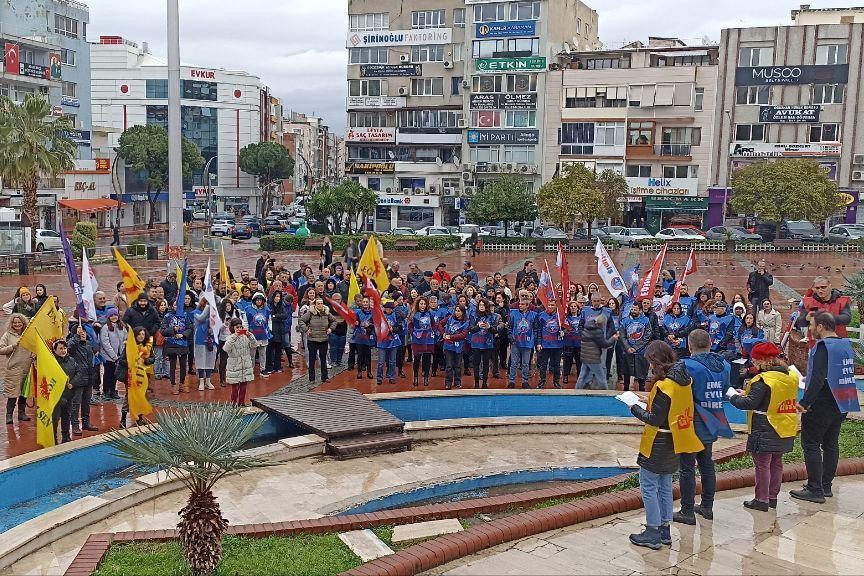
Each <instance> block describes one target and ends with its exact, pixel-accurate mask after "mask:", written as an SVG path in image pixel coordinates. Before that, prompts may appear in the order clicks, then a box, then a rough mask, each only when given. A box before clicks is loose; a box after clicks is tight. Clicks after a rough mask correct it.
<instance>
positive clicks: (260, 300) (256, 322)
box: [246, 292, 272, 378]
mask: <svg viewBox="0 0 864 576" xmlns="http://www.w3.org/2000/svg"><path fill="white" fill-rule="evenodd" d="M246 325H247V326H249V332H250V333H251V334H252V336H254V337H255V340H256V341H257V342H258V349H257V350H256V351H255V354H254V356H257V357H258V372H259V374H260V375H261V377H262V378H268V377H269V376H270V372H268V371H267V344H268V342H270V337H271V336H272V334H271V333H270V307H269V306H267V298H266V297H265V296H264V294H263V293H261V292H255V295H254V296H253V297H252V305H251V306H249V307H247V308H246Z"/></svg>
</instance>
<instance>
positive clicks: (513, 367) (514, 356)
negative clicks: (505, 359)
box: [507, 346, 533, 388]
mask: <svg viewBox="0 0 864 576" xmlns="http://www.w3.org/2000/svg"><path fill="white" fill-rule="evenodd" d="M532 350H533V348H522V347H520V346H513V347H512V348H511V349H510V373H509V374H508V377H507V384H508V385H510V386H515V385H516V372H517V371H518V370H522V387H523V388H530V386H529V385H528V376H529V375H530V374H531V351H532Z"/></svg>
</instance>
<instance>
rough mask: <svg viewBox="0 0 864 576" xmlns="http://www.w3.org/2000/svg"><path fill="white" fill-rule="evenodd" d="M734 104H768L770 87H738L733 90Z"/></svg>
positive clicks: (769, 101)
mask: <svg viewBox="0 0 864 576" xmlns="http://www.w3.org/2000/svg"><path fill="white" fill-rule="evenodd" d="M735 103H736V104H770V103H771V87H770V86H739V87H738V88H736V89H735Z"/></svg>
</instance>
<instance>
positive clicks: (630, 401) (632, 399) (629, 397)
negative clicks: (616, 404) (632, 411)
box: [615, 390, 648, 410]
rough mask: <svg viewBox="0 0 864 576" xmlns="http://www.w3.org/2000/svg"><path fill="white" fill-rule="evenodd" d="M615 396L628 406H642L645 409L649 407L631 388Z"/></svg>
mask: <svg viewBox="0 0 864 576" xmlns="http://www.w3.org/2000/svg"><path fill="white" fill-rule="evenodd" d="M615 398H616V399H618V400H619V401H621V402H623V403H624V404H626V405H627V406H628V407H630V406H640V407H641V408H642V409H643V410H645V409H647V407H648V405H647V404H645V403H644V402H642V401H641V400H639V396H637V395H636V394H634V393H633V392H631V391H629V390H628V391H626V392H622V393H621V394H619V395H617V396H615Z"/></svg>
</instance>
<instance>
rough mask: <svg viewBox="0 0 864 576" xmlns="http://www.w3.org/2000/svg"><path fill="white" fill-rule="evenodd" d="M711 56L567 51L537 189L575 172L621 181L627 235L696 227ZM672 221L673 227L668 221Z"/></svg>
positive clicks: (667, 46)
mask: <svg viewBox="0 0 864 576" xmlns="http://www.w3.org/2000/svg"><path fill="white" fill-rule="evenodd" d="M717 60H718V48H717V46H685V45H684V44H683V43H682V42H681V41H680V40H677V39H674V38H654V37H652V38H649V40H648V44H647V45H646V44H643V43H641V42H636V43H633V44H630V45H628V46H625V47H623V48H621V49H617V50H592V51H570V52H569V53H562V54H559V55H558V56H557V64H558V68H559V70H557V71H555V72H549V73H548V81H547V91H546V92H547V93H546V98H547V119H546V133H545V138H544V141H543V146H544V148H545V153H544V163H543V166H542V175H543V181H548V180H550V179H551V178H552V177H553V176H554V175H556V174H560V173H562V171H563V170H565V169H566V167H567V166H568V165H569V164H574V163H579V164H583V165H585V166H587V167H589V168H592V169H594V170H596V171H597V172H598V173H599V172H602V171H603V170H607V169H608V170H613V171H615V172H618V173H619V174H622V175H624V176H625V177H626V178H627V183H628V186H629V193H628V195H627V198H626V200H625V204H624V218H623V220H624V222H625V224H627V225H637V226H638V225H643V224H644V225H645V226H647V227H648V228H649V230H652V231H653V232H657V231H658V230H659V229H660V228H661V227H663V226H664V225H666V224H667V223H672V221H673V220H674V219H677V221H680V222H681V223H693V224H697V225H701V224H702V223H703V220H704V217H705V215H706V211H707V207H708V199H707V197H708V186H709V184H710V183H711V182H712V181H713V180H712V172H711V157H712V156H711V152H712V143H713V141H714V136H713V130H714V114H715V112H714V110H715V105H714V101H715V87H716V84H717V68H718V67H717ZM673 217H674V218H673Z"/></svg>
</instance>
